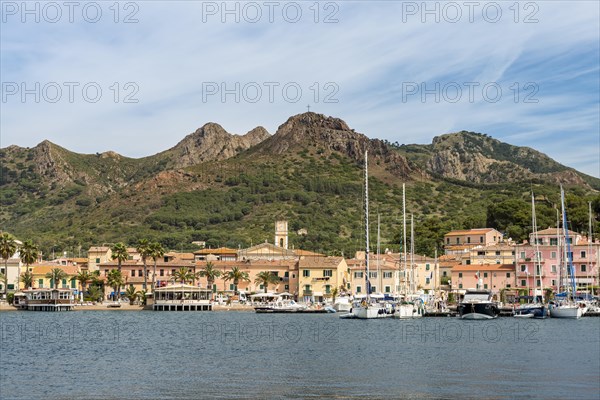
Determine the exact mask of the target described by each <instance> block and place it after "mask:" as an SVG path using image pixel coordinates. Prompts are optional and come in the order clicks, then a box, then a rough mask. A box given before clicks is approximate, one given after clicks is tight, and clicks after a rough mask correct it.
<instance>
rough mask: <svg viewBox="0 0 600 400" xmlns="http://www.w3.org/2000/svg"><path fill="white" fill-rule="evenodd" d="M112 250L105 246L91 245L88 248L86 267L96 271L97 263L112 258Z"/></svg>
mask: <svg viewBox="0 0 600 400" xmlns="http://www.w3.org/2000/svg"><path fill="white" fill-rule="evenodd" d="M111 257H112V250H111V249H110V247H106V246H92V247H90V249H89V250H88V269H89V270H90V271H97V270H98V265H99V264H102V263H105V262H109V261H111V260H112V258H111Z"/></svg>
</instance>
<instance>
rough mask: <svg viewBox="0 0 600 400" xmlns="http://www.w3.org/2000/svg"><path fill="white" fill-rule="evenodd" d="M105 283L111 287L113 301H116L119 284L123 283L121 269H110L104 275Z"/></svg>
mask: <svg viewBox="0 0 600 400" xmlns="http://www.w3.org/2000/svg"><path fill="white" fill-rule="evenodd" d="M106 283H107V284H108V286H110V287H112V288H113V301H117V300H118V299H119V295H120V293H119V290H120V289H121V285H123V284H124V283H125V280H124V279H123V274H122V273H121V271H119V270H118V269H111V270H110V271H109V272H108V274H107V275H106Z"/></svg>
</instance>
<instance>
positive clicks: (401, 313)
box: [394, 184, 425, 319]
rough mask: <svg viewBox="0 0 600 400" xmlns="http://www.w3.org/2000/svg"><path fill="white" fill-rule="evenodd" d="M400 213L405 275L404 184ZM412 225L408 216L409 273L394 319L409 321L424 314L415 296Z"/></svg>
mask: <svg viewBox="0 0 600 400" xmlns="http://www.w3.org/2000/svg"><path fill="white" fill-rule="evenodd" d="M402 210H403V211H402V213H403V219H404V224H403V226H404V233H403V235H404V237H403V239H404V271H405V274H406V271H407V268H406V261H407V257H406V190H405V186H404V184H402ZM413 257H414V224H413V216H412V214H411V216H410V273H409V276H410V278H409V285H408V293H406V292H405V293H404V299H401V301H399V302H398V303H396V305H395V307H394V308H395V310H394V318H399V319H409V318H421V317H422V316H423V314H424V312H425V307H424V305H423V300H422V299H421V298H420V297H419V295H417V294H415V292H416V287H415V269H414V258H413Z"/></svg>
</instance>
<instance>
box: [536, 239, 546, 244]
mask: <svg viewBox="0 0 600 400" xmlns="http://www.w3.org/2000/svg"><path fill="white" fill-rule="evenodd" d="M534 242H535V244H544V239H539V238H538V239H536V240H534Z"/></svg>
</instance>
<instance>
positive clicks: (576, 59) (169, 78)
mask: <svg viewBox="0 0 600 400" xmlns="http://www.w3.org/2000/svg"><path fill="white" fill-rule="evenodd" d="M0 12H1V18H2V19H1V23H0V29H1V32H0V47H1V48H0V56H1V58H0V73H1V79H0V80H1V82H2V93H1V96H2V98H1V102H0V106H1V110H0V113H1V115H0V117H1V118H0V146H1V147H6V146H9V145H13V144H15V145H19V146H22V147H33V146H35V145H36V144H37V143H39V142H41V141H43V140H45V139H48V140H50V141H52V142H54V143H56V144H58V145H61V146H63V147H66V148H68V149H70V150H72V151H76V152H80V153H96V152H103V151H107V150H113V151H116V152H118V153H120V154H123V155H125V156H129V157H143V156H147V155H151V154H154V153H157V152H159V151H162V150H165V149H167V148H169V147H172V146H173V145H175V144H176V143H177V142H179V141H180V140H181V139H182V138H183V137H184V136H185V135H187V134H189V133H191V132H193V131H195V130H196V129H197V128H199V127H201V126H202V125H204V124H205V123H207V122H216V123H219V124H220V125H222V126H223V127H224V128H225V129H226V130H227V131H228V132H230V133H236V134H244V133H246V132H248V131H250V130H251V129H253V128H254V127H256V126H264V127H265V128H266V129H267V130H268V131H269V132H270V133H271V134H273V133H275V131H276V130H277V127H278V126H279V125H281V124H283V123H284V122H285V121H286V120H287V119H288V118H289V117H290V116H292V115H295V114H299V113H302V112H305V111H307V110H308V106H309V107H310V111H314V112H318V113H322V114H326V115H331V116H335V117H339V118H342V119H343V120H345V121H346V122H347V123H348V125H349V126H350V127H352V128H353V129H355V130H356V131H358V132H361V133H364V134H365V135H367V136H369V137H371V138H380V139H387V140H389V141H391V142H398V143H400V144H403V143H404V144H408V143H422V144H425V143H430V142H431V140H432V139H433V137H434V136H438V135H440V134H444V133H449V132H456V131H460V130H468V131H475V132H481V133H486V134H488V135H490V136H492V137H494V138H496V139H499V140H501V141H504V142H507V143H510V144H514V145H518V146H529V147H532V148H535V149H536V150H539V151H542V152H543V153H545V154H547V155H549V156H550V157H552V158H554V159H555V160H557V161H559V162H560V163H562V164H565V165H567V166H570V167H573V168H576V169H578V170H580V171H582V172H584V173H587V174H589V175H592V176H595V177H600V2H598V1H595V0H594V1H568V2H567V1H565V2H561V1H520V2H517V1H496V2H479V1H473V2H462V1H457V2H453V1H449V2H448V1H444V2H437V1H429V2H422V1H418V2H412V1H379V2H378V1H368V2H367V1H314V0H312V1H296V2H279V1H271V2H270V1H257V2H251V1H250V2H239V1H229V2H222V1H217V2H211V1H205V2H201V1H180V2H178V1H169V2H166V1H129V2H126V1H124V2H114V1H106V2H105V1H97V2H79V1H74V2H71V3H69V2H27V3H24V2H21V1H2V2H0Z"/></svg>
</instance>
